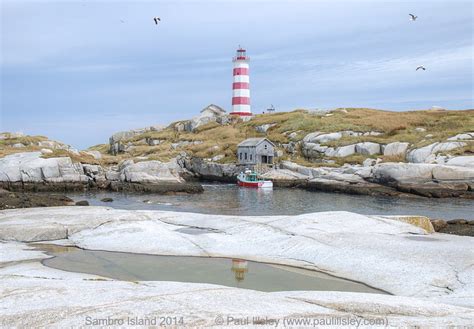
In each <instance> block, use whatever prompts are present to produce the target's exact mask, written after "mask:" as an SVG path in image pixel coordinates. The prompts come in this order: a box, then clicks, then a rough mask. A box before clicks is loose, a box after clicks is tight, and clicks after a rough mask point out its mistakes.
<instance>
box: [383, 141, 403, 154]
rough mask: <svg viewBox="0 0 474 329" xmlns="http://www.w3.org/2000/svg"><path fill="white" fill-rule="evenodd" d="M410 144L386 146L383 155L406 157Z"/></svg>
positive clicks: (397, 143)
mask: <svg viewBox="0 0 474 329" xmlns="http://www.w3.org/2000/svg"><path fill="white" fill-rule="evenodd" d="M408 146H409V143H402V142H393V143H389V144H387V145H385V147H384V148H383V155H385V156H403V157H404V156H405V154H406V152H407V149H408Z"/></svg>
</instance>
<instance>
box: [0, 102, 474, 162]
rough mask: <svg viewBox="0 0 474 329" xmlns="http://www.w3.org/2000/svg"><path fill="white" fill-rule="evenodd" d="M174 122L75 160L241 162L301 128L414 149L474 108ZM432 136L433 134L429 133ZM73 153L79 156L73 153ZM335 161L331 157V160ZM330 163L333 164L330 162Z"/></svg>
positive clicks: (456, 128) (456, 125)
mask: <svg viewBox="0 0 474 329" xmlns="http://www.w3.org/2000/svg"><path fill="white" fill-rule="evenodd" d="M175 124H176V123H174V124H171V125H170V126H169V127H168V128H166V129H164V130H161V131H148V132H146V133H144V134H141V135H137V136H134V137H133V138H131V139H129V140H123V141H122V143H123V144H125V145H126V144H127V143H132V144H133V145H134V147H133V148H131V149H130V151H128V152H126V153H123V154H119V155H117V156H112V155H110V154H108V149H109V145H108V144H99V145H95V146H92V147H90V148H89V149H90V150H96V151H99V152H101V153H102V154H103V158H102V159H101V160H100V161H97V160H94V159H93V158H92V157H88V156H87V157H85V156H82V154H81V156H75V157H74V161H78V162H84V161H88V162H90V163H97V162H100V163H102V164H105V165H111V164H117V163H119V162H120V161H122V160H124V159H130V158H134V159H136V158H137V157H147V158H148V159H151V160H160V161H168V160H170V159H172V158H174V157H176V156H177V155H179V154H180V153H181V152H183V151H184V152H186V153H187V154H190V155H195V156H199V157H202V158H212V157H214V156H216V155H219V154H224V155H225V158H224V159H222V160H220V162H223V163H225V162H232V161H235V160H236V156H235V154H236V152H237V144H239V143H240V142H241V141H242V140H244V139H246V138H250V137H267V138H269V139H270V140H271V141H273V142H274V143H276V144H277V145H278V144H283V143H288V142H289V141H290V140H289V138H288V137H287V135H288V134H289V133H290V132H297V137H296V138H294V140H296V141H297V140H301V139H302V138H303V137H304V136H305V135H307V134H308V133H311V132H315V131H321V132H337V131H344V130H352V131H358V132H367V131H378V132H382V133H383V135H381V136H358V137H347V136H346V137H343V138H341V139H340V140H337V141H334V142H330V143H327V145H328V146H332V147H338V146H343V145H349V144H354V143H358V142H367V141H370V142H376V143H381V144H386V143H390V142H395V141H400V142H408V143H410V144H411V145H413V146H414V147H421V146H425V145H428V144H431V143H434V142H438V141H445V140H446V139H447V138H448V137H450V136H454V135H456V134H459V133H462V132H469V131H474V110H464V111H439V110H438V111H411V112H390V111H381V110H374V109H367V108H346V109H344V110H342V109H339V110H336V111H333V112H332V113H331V115H330V116H324V115H320V114H315V113H312V112H309V111H306V110H295V111H292V112H277V113H272V114H259V115H256V116H255V117H254V118H253V119H252V120H250V121H246V122H243V121H242V120H241V119H239V118H232V119H231V121H230V123H229V124H227V125H224V126H222V125H219V124H217V123H215V122H210V123H208V124H206V125H203V126H201V127H199V128H198V129H197V130H196V131H195V132H193V133H191V132H178V131H176V130H175V129H174V128H173V127H174V125H175ZM263 124H276V125H275V126H274V127H271V128H270V129H268V131H267V133H266V134H263V133H258V132H257V131H256V129H255V128H256V127H257V126H260V125H263ZM416 128H424V129H425V130H426V131H421V132H420V131H418V130H416ZM427 135H432V136H431V137H426V136H427ZM147 138H151V139H159V140H163V142H162V143H161V144H159V145H155V146H149V145H147V144H146V143H145V140H146V139H147ZM40 140H47V138H46V137H43V136H25V137H22V138H19V139H8V140H2V141H0V156H4V155H6V154H11V153H16V152H25V151H38V150H40V147H34V146H28V147H26V148H12V147H11V145H13V144H15V143H22V142H23V143H26V144H29V143H32V142H38V141H40ZM180 141H190V142H193V141H202V142H203V143H201V144H189V145H186V146H182V147H178V148H173V147H172V144H173V143H178V142H180ZM473 148H474V146H473V145H472V144H470V145H468V146H467V147H465V148H461V149H458V150H454V151H450V152H449V153H450V154H453V155H459V154H473V153H474V149H473ZM47 156H48V157H53V156H70V155H69V154H68V155H66V154H65V153H63V154H60V152H55V153H53V155H47ZM71 157H73V156H72V155H71ZM283 158H287V159H290V160H292V161H295V162H297V163H300V164H305V165H309V166H313V167H314V166H328V164H327V163H316V162H309V161H307V160H306V159H304V158H302V157H298V156H291V155H289V154H284V157H283ZM365 158H366V157H363V156H360V155H354V156H351V157H346V158H333V160H335V161H336V164H335V165H334V166H336V165H339V164H342V163H361V162H362V161H363V160H364V159H365ZM327 159H329V158H327ZM383 161H403V159H400V158H393V159H392V158H389V157H383ZM329 166H330V165H329Z"/></svg>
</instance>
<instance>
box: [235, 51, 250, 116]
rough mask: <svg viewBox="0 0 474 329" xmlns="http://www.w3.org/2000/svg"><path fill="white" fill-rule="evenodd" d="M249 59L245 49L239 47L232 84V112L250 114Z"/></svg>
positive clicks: (240, 114) (241, 114) (242, 114)
mask: <svg viewBox="0 0 474 329" xmlns="http://www.w3.org/2000/svg"><path fill="white" fill-rule="evenodd" d="M249 61H250V58H249V57H248V56H247V52H246V50H245V49H243V48H241V47H239V49H237V53H236V55H235V57H234V58H233V59H232V62H233V63H234V70H233V76H234V80H233V84H232V112H231V113H230V114H234V115H239V116H250V115H252V111H251V110H250V84H249V82H250V81H249Z"/></svg>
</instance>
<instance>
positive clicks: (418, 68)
mask: <svg viewBox="0 0 474 329" xmlns="http://www.w3.org/2000/svg"><path fill="white" fill-rule="evenodd" d="M420 69H421V70H423V71H425V70H426V69H425V67H424V66H423V65H420V66H418V67H417V68H416V71H418V70H420Z"/></svg>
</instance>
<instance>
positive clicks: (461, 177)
mask: <svg viewBox="0 0 474 329" xmlns="http://www.w3.org/2000/svg"><path fill="white" fill-rule="evenodd" d="M433 178H434V179H437V180H449V181H469V180H471V181H474V168H468V167H459V166H443V165H439V166H435V167H434V168H433Z"/></svg>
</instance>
